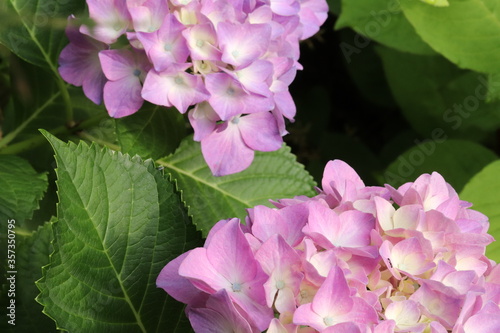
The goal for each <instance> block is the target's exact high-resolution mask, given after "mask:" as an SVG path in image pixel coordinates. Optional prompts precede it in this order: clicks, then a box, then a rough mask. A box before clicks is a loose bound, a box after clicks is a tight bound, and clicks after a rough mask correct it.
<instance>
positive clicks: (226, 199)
mask: <svg viewBox="0 0 500 333" xmlns="http://www.w3.org/2000/svg"><path fill="white" fill-rule="evenodd" d="M157 163H158V164H159V165H162V166H164V167H165V168H166V169H167V170H168V171H169V172H170V173H171V174H172V176H173V177H174V178H175V179H176V180H177V183H178V184H179V188H180V189H182V194H183V198H184V200H185V201H186V204H187V205H188V210H189V214H190V215H192V216H193V222H194V223H195V224H196V226H197V228H198V229H199V230H201V231H202V232H203V234H204V235H206V234H207V233H208V231H209V230H210V228H211V227H212V226H213V225H214V224H215V223H216V222H217V221H219V220H222V219H227V218H232V217H238V218H241V219H242V218H244V216H245V215H246V211H245V209H246V208H249V207H253V206H255V205H260V204H263V205H269V200H270V199H275V200H276V199H282V198H290V197H293V196H297V195H314V191H313V187H314V185H315V183H314V181H313V180H312V177H311V176H310V175H309V174H308V173H307V172H306V171H305V170H304V167H303V166H302V165H301V164H299V163H297V161H296V160H295V156H294V155H292V154H291V153H290V148H288V147H286V146H285V147H283V148H281V149H280V150H278V151H275V152H267V153H261V152H256V154H255V159H254V161H253V163H252V165H251V166H250V167H249V168H248V169H246V170H245V171H243V172H240V173H237V174H234V175H228V176H223V177H214V176H212V173H211V172H210V169H209V168H208V165H207V164H206V163H205V161H204V159H203V156H202V154H201V149H200V144H199V143H198V142H194V141H193V139H192V137H187V138H186V139H184V140H183V142H182V143H181V146H180V147H179V149H178V150H177V151H176V152H175V154H173V155H170V156H168V157H165V158H163V159H161V160H159V161H157Z"/></svg>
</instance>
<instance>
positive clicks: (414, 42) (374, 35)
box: [335, 0, 435, 55]
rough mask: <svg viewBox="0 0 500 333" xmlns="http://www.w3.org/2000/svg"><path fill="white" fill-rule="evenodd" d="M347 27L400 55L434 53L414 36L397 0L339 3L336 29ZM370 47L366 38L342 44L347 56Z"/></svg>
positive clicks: (341, 46) (415, 34)
mask: <svg viewBox="0 0 500 333" xmlns="http://www.w3.org/2000/svg"><path fill="white" fill-rule="evenodd" d="M345 27H350V28H352V29H354V30H355V31H356V32H357V33H358V34H361V35H363V36H366V37H368V38H369V39H373V40H376V41H377V42H379V43H381V44H384V45H386V46H389V47H393V48H396V49H398V50H401V51H405V52H410V53H416V54H434V53H435V52H434V51H433V50H432V49H431V48H430V47H429V45H427V44H426V43H425V42H424V41H423V40H422V38H420V36H419V35H417V33H416V32H415V29H414V28H413V27H412V25H411V24H410V23H409V22H408V20H407V19H406V17H405V16H404V15H403V13H402V11H401V7H400V5H399V3H398V1H396V0H358V1H352V0H342V11H341V14H340V17H339V19H338V21H337V23H336V25H335V29H340V28H345ZM368 44H369V41H367V39H366V38H364V37H360V36H355V37H354V38H353V39H352V43H348V42H345V41H344V42H342V43H341V45H340V48H341V49H342V52H343V53H344V55H346V53H347V54H348V53H350V52H355V53H360V52H363V50H362V49H363V48H364V47H366V46H367V45H368Z"/></svg>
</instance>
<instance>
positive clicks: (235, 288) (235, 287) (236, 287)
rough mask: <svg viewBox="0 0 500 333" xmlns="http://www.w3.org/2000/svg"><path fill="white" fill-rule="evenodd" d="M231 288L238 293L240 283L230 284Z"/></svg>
mask: <svg viewBox="0 0 500 333" xmlns="http://www.w3.org/2000/svg"><path fill="white" fill-rule="evenodd" d="M231 288H233V291H234V292H235V293H238V292H240V291H241V288H242V286H241V283H237V282H236V283H233V284H231Z"/></svg>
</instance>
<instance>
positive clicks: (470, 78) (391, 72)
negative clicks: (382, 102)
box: [377, 4, 500, 141]
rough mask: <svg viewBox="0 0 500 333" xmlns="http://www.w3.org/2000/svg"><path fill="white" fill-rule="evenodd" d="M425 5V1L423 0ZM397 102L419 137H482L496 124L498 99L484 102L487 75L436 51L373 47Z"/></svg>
mask: <svg viewBox="0 0 500 333" xmlns="http://www.w3.org/2000/svg"><path fill="white" fill-rule="evenodd" d="M424 5H425V4H424ZM377 50H378V53H379V54H380V56H381V58H382V62H383V64H384V68H385V73H386V76H387V80H388V82H389V86H390V88H391V91H392V93H393V95H394V98H395V99H396V102H397V103H398V104H399V106H400V107H401V109H402V111H403V114H404V116H405V117H406V119H407V120H408V121H409V122H410V124H411V125H412V127H413V128H414V129H415V131H417V132H418V133H419V134H420V135H422V136H423V137H430V136H431V135H432V133H433V132H435V131H436V130H439V131H444V133H445V134H446V136H448V137H454V138H465V139H470V140H475V141H481V140H483V139H485V138H486V137H487V136H488V135H490V134H491V133H493V132H494V131H496V129H497V128H498V126H499V125H500V103H499V102H495V103H487V102H486V100H487V97H488V85H489V83H488V80H487V79H486V78H485V77H484V76H483V75H481V74H478V73H476V72H472V71H467V70H461V69H459V68H457V67H456V66H455V65H454V64H452V63H450V62H449V61H447V60H446V59H444V58H443V57H441V56H418V55H411V54H407V53H402V52H398V51H395V50H393V49H389V48H385V47H378V48H377Z"/></svg>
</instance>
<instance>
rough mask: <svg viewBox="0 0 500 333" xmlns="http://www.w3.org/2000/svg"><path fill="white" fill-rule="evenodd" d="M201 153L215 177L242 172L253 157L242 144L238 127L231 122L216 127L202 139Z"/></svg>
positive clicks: (250, 151) (249, 150) (251, 151)
mask: <svg viewBox="0 0 500 333" xmlns="http://www.w3.org/2000/svg"><path fill="white" fill-rule="evenodd" d="M201 151H202V153H203V157H205V161H206V162H207V164H208V166H209V167H210V170H211V171H212V174H213V175H215V176H224V175H228V174H232V173H236V172H240V171H243V170H245V169H246V168H248V167H249V166H250V164H251V163H252V161H253V157H254V152H253V150H252V149H250V148H248V146H247V145H246V144H245V143H244V142H243V139H242V138H241V134H240V131H239V129H238V126H237V125H235V124H232V123H231V122H226V123H224V124H220V125H217V128H216V130H215V131H214V132H212V133H211V134H210V135H208V136H207V137H205V138H204V139H202V140H201Z"/></svg>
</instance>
